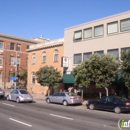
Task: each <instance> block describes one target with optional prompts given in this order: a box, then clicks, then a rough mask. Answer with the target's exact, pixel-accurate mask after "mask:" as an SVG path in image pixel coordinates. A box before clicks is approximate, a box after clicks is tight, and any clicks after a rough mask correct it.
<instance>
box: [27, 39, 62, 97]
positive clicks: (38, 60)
mask: <svg viewBox="0 0 130 130" xmlns="http://www.w3.org/2000/svg"><path fill="white" fill-rule="evenodd" d="M63 45H64V39H63V38H61V39H57V40H52V41H49V40H48V41H46V42H42V43H39V44H36V45H31V46H30V48H29V49H28V50H27V52H28V59H29V60H28V84H27V89H28V91H30V92H33V93H40V94H44V95H46V93H47V90H48V87H45V86H44V87H43V86H41V85H40V84H39V83H37V80H36V76H35V73H36V72H37V71H38V70H39V69H40V67H44V66H46V65H48V66H54V67H55V68H57V69H58V70H59V71H61V75H62V73H63V68H62V67H61V57H62V56H63V53H64V52H63V51H64V48H63ZM55 91H56V90H55Z"/></svg>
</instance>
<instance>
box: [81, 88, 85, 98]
mask: <svg viewBox="0 0 130 130" xmlns="http://www.w3.org/2000/svg"><path fill="white" fill-rule="evenodd" d="M83 93H84V92H83V89H82V91H81V97H82V100H83V98H84V97H83Z"/></svg>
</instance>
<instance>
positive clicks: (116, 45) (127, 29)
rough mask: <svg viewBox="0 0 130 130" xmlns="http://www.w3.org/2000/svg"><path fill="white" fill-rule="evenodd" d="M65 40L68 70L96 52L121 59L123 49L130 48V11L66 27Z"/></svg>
mask: <svg viewBox="0 0 130 130" xmlns="http://www.w3.org/2000/svg"><path fill="white" fill-rule="evenodd" d="M64 40H65V44H64V56H66V57H68V59H69V67H68V69H67V71H72V69H73V68H74V67H76V66H77V65H78V64H80V63H81V62H82V61H84V60H86V59H88V58H89V57H90V56H91V55H92V54H94V53H99V54H103V53H104V54H107V53H110V54H113V55H114V56H115V58H116V59H118V60H120V55H121V51H122V50H123V49H124V48H126V50H130V11H128V12H124V13H120V14H116V15H112V16H109V17H105V18H101V19H98V20H94V21H90V22H87V23H83V24H80V25H76V26H73V27H69V28H66V29H65V31H64Z"/></svg>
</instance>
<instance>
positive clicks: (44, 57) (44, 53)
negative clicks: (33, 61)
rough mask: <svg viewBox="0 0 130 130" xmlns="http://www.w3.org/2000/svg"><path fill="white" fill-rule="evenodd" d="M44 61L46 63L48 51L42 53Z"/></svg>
mask: <svg viewBox="0 0 130 130" xmlns="http://www.w3.org/2000/svg"><path fill="white" fill-rule="evenodd" d="M42 63H46V52H45V51H44V52H43V53H42Z"/></svg>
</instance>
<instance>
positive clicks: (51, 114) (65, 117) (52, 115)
mask: <svg viewBox="0 0 130 130" xmlns="http://www.w3.org/2000/svg"><path fill="white" fill-rule="evenodd" d="M50 115H51V116H56V117H60V118H64V119H68V120H74V119H73V118H68V117H65V116H59V115H54V114H50Z"/></svg>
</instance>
